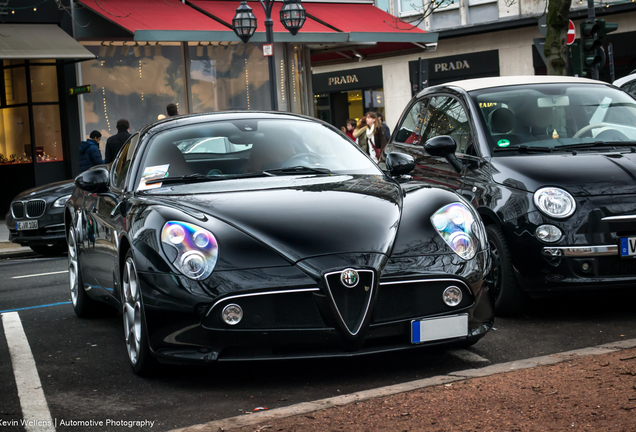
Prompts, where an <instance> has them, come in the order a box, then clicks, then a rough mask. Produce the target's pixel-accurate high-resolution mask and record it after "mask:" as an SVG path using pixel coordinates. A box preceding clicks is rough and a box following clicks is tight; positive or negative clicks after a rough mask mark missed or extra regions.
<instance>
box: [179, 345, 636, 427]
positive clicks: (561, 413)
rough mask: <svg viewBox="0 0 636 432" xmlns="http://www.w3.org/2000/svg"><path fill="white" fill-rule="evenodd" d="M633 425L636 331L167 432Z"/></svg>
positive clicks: (634, 411) (634, 424) (634, 412)
mask: <svg viewBox="0 0 636 432" xmlns="http://www.w3.org/2000/svg"><path fill="white" fill-rule="evenodd" d="M228 430H232V431H234V432H252V431H268V432H269V431H284V432H292V431H293V432H297V431H321V432H323V431H352V432H353V431H356V432H357V431H434V432H446V431H461V432H468V431H470V432H476V431H479V432H489V431H492V432H495V431H497V432H504V431H506V432H513V431H519V432H527V431H537V432H539V431H541V432H543V431H566V430H567V431H589V432H597V431H611V432H614V431H616V432H633V431H635V430H636V339H631V340H624V341H619V342H615V343H609V344H605V345H600V346H598V347H593V348H586V349H580V350H575V351H570V352H564V353H559V354H554V355H549V356H543V357H536V358H532V359H527V360H520V361H515V362H510V363H503V364H497V365H491V366H487V367H484V368H481V369H468V370H465V371H460V372H454V373H451V374H449V375H445V376H438V377H434V378H428V379H424V380H420V381H413V382H409V383H404V384H398V385H395V386H389V387H384V388H380V389H373V390H368V391H363V392H359V393H355V394H351V395H344V396H338V397H334V398H330V399H323V400H319V401H315V402H307V403H301V404H298V405H293V406H290V407H284V408H278V409H273V410H266V411H259V412H257V413H254V414H250V415H242V416H238V417H233V418H228V419H224V420H218V421H213V422H210V423H206V424H204V425H196V426H190V427H187V428H183V429H179V430H175V431H173V432H177V431H178V432H218V431H228Z"/></svg>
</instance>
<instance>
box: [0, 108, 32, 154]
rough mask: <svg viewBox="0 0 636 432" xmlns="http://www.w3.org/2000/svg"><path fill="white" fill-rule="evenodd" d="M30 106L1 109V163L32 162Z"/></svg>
mask: <svg viewBox="0 0 636 432" xmlns="http://www.w3.org/2000/svg"><path fill="white" fill-rule="evenodd" d="M30 130H31V128H30V125H29V107H28V106H23V107H16V108H2V109H0V164H1V165H6V164H20V163H30V162H31V161H32V160H33V159H32V155H31V132H30Z"/></svg>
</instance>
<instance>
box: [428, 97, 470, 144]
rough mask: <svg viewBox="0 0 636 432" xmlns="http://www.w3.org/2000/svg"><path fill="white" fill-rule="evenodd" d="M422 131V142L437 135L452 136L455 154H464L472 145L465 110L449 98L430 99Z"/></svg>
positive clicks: (457, 102) (455, 100) (456, 101)
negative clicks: (455, 144)
mask: <svg viewBox="0 0 636 432" xmlns="http://www.w3.org/2000/svg"><path fill="white" fill-rule="evenodd" d="M422 129H423V131H424V133H423V134H422V139H423V140H424V141H426V140H428V139H430V138H433V137H436V136H439V135H450V136H452V137H453V138H454V139H455V141H456V142H457V153H466V148H467V147H468V146H469V145H470V144H471V143H472V136H471V133H470V124H469V123H468V116H467V115H466V110H464V107H463V106H462V104H461V103H459V101H458V100H457V99H455V98H452V97H450V96H435V97H432V98H431V102H430V103H429V105H428V110H427V111H426V115H425V116H424V124H423V125H422Z"/></svg>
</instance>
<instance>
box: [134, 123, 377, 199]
mask: <svg viewBox="0 0 636 432" xmlns="http://www.w3.org/2000/svg"><path fill="white" fill-rule="evenodd" d="M141 173H142V174H141V179H140V182H139V185H138V190H143V189H151V188H155V187H160V186H161V183H162V182H161V180H162V179H165V180H164V181H163V182H164V183H167V182H168V181H170V182H181V181H183V182H198V181H214V180H230V179H240V178H250V177H258V176H263V177H271V176H282V175H308V174H309V175H329V174H332V173H335V174H370V175H380V174H382V172H381V171H380V169H379V168H378V167H377V166H376V165H375V164H374V163H373V162H372V161H371V160H370V159H369V158H368V157H367V156H366V155H365V154H364V153H363V152H361V151H360V150H359V149H358V147H357V146H356V145H355V144H353V143H351V141H349V140H348V139H347V138H346V137H345V136H344V135H341V134H339V133H338V132H336V131H334V130H332V129H330V128H329V127H328V126H325V125H323V124H320V123H315V122H311V121H306V120H291V119H285V120H282V119H245V120H240V119H239V120H224V121H211V122H208V123H197V124H192V125H186V126H180V127H176V128H174V129H170V130H167V131H164V132H160V133H158V134H157V135H155V136H154V137H153V138H152V140H151V141H150V143H149V145H148V148H147V150H146V151H145V156H144V162H143V164H142V167H141Z"/></svg>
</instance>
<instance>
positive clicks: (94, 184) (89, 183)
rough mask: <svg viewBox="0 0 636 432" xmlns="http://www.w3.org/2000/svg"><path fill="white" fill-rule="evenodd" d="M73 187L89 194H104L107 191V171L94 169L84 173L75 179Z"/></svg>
mask: <svg viewBox="0 0 636 432" xmlns="http://www.w3.org/2000/svg"><path fill="white" fill-rule="evenodd" d="M75 186H77V187H78V188H79V189H81V190H83V191H86V192H90V193H104V192H107V191H108V170H107V169H106V168H101V167H100V168H94V169H89V170H88V171H84V172H83V173H81V174H80V175H78V176H77V177H75Z"/></svg>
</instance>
